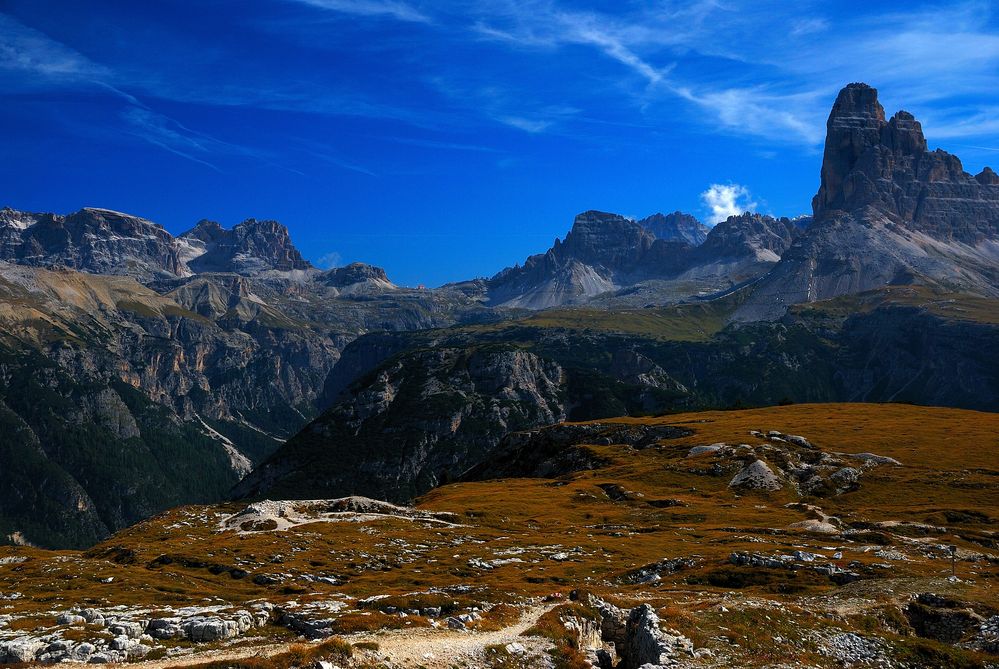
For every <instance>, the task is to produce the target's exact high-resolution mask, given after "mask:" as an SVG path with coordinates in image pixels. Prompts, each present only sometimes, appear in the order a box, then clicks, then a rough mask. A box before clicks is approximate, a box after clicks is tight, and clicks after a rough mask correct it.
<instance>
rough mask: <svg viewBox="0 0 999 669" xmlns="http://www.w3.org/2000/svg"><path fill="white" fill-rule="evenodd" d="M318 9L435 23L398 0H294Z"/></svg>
mask: <svg viewBox="0 0 999 669" xmlns="http://www.w3.org/2000/svg"><path fill="white" fill-rule="evenodd" d="M292 1H293V2H298V3H300V4H304V5H309V6H311V7H316V8H318V9H325V10H328V11H332V12H338V13H341V14H353V15H355V16H372V17H387V18H391V19H395V20H396V21H408V22H412V23H433V20H432V19H431V18H430V17H429V16H427V15H426V14H424V13H423V12H421V11H420V10H418V9H416V8H415V7H413V6H412V5H409V4H406V3H404V2H397V1H396V0H292Z"/></svg>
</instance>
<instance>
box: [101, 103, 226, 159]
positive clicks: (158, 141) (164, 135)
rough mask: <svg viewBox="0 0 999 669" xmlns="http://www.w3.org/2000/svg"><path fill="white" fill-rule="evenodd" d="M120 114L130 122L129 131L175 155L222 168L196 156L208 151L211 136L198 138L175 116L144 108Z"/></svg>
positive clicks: (130, 108) (133, 108)
mask: <svg viewBox="0 0 999 669" xmlns="http://www.w3.org/2000/svg"><path fill="white" fill-rule="evenodd" d="M121 116H122V118H123V119H124V120H125V121H126V122H127V124H128V127H129V132H130V133H131V134H132V135H134V136H135V137H138V138H140V139H143V140H145V141H147V142H149V143H150V144H153V145H155V146H158V147H160V148H161V149H163V150H165V151H168V152H170V153H172V154H174V155H177V156H180V157H182V158H186V159H187V160H190V161H192V162H195V163H199V164H201V165H205V166H206V167H210V168H212V169H213V170H216V171H220V170H219V168H218V167H217V166H216V165H214V164H212V163H210V162H208V161H207V160H204V159H202V158H199V157H197V156H196V155H195V154H198V153H202V154H204V153H207V152H208V144H210V143H213V140H211V139H210V138H208V137H206V136H201V137H199V136H197V135H196V134H195V133H193V132H191V131H190V130H189V129H187V128H185V127H184V126H182V125H181V124H179V123H177V122H176V121H174V120H173V119H170V118H168V117H166V116H163V115H162V114H157V113H156V112H153V111H150V110H149V109H143V108H141V107H129V108H128V109H125V110H124V111H123V112H122V113H121Z"/></svg>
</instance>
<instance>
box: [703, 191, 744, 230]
mask: <svg viewBox="0 0 999 669" xmlns="http://www.w3.org/2000/svg"><path fill="white" fill-rule="evenodd" d="M701 200H703V201H704V204H705V205H706V206H707V208H708V210H709V211H710V212H711V214H710V215H709V216H708V225H717V224H718V223H721V222H722V221H724V220H725V219H726V218H728V217H729V216H738V215H739V214H741V213H743V212H745V211H751V210H753V209H755V208H756V202H753V201H752V200H751V199H750V195H749V189H748V188H746V187H745V186H740V185H739V184H711V185H710V186H708V189H707V190H706V191H704V192H703V193H701Z"/></svg>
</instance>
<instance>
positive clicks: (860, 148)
mask: <svg viewBox="0 0 999 669" xmlns="http://www.w3.org/2000/svg"><path fill="white" fill-rule="evenodd" d="M884 125H885V110H884V108H883V107H882V106H881V103H880V102H878V91H877V90H876V89H875V88H872V87H871V86H868V85H867V84H861V83H854V84H849V85H847V86H846V88H844V89H843V90H841V91H840V92H839V96H837V98H836V102H835V103H834V104H833V108H832V111H831V112H830V113H829V120H828V121H827V122H826V148H825V153H824V154H823V156H822V184H821V186H819V192H818V194H817V195H816V196H815V199H814V200H813V201H812V208H813V209H814V210H815V213H816V214H818V213H819V212H823V211H829V210H835V209H844V208H845V205H846V199H847V196H848V193H845V192H844V191H845V183H844V182H845V181H846V178H847V177H848V176H849V175H850V173H851V172H852V171H853V168H854V167H855V166H856V164H857V161H858V160H859V159H860V157H861V156H862V155H864V153H865V152H866V151H867V150H868V149H869V148H870V147H872V146H874V145H876V144H878V142H879V140H880V137H881V128H882V127H884Z"/></svg>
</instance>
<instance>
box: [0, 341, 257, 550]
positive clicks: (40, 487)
mask: <svg viewBox="0 0 999 669" xmlns="http://www.w3.org/2000/svg"><path fill="white" fill-rule="evenodd" d="M94 362H97V361H94ZM0 378H2V379H3V380H4V383H3V384H0V434H2V435H3V436H2V437H0V470H2V471H3V476H2V477H0V541H5V540H6V539H7V538H8V537H11V536H13V537H17V538H18V539H19V540H21V541H26V542H28V543H34V544H40V545H45V546H58V547H83V546H89V545H91V544H93V543H94V542H96V541H99V540H100V539H103V538H105V537H106V536H108V535H109V533H111V532H113V531H115V530H118V529H121V528H123V527H126V526H127V525H130V524H132V523H134V522H137V521H139V520H141V519H143V518H146V517H148V516H150V515H152V514H154V513H156V512H158V511H160V510H162V509H165V508H168V507H170V506H175V505H177V504H186V503H193V502H197V501H199V500H200V501H204V502H209V501H213V500H217V499H219V498H220V496H221V495H222V494H223V493H224V492H225V490H226V489H227V488H228V487H229V486H230V485H232V484H233V483H234V482H235V481H237V480H238V479H239V478H240V476H242V475H243V474H244V473H245V471H246V469H247V465H248V464H249V460H247V459H246V458H245V457H243V456H242V455H241V454H239V452H238V451H236V450H235V449H233V448H231V447H230V446H228V445H227V444H226V443H224V442H220V441H219V440H217V439H215V438H213V437H212V436H210V435H209V434H208V433H207V431H206V430H204V429H199V427H198V426H197V425H196V424H195V423H192V422H189V421H183V420H181V419H180V418H179V417H178V416H177V415H176V414H175V413H172V412H171V411H169V410H168V409H166V408H164V407H162V406H158V405H157V404H155V403H153V402H151V401H150V400H149V399H147V398H146V396H145V395H144V394H143V393H141V392H139V391H137V390H136V389H135V388H133V387H131V386H130V385H128V384H126V383H122V382H120V381H114V380H110V381H109V380H108V379H106V378H102V377H101V375H100V374H93V373H89V372H87V371H86V370H79V369H78V370H74V371H72V372H69V371H67V370H65V369H63V368H62V367H61V366H59V365H58V364H55V363H53V362H52V361H50V360H48V359H47V358H46V357H45V356H43V355H41V354H39V353H37V352H33V351H30V350H24V349H23V348H21V347H19V346H17V344H16V343H14V342H12V338H10V337H6V336H5V337H4V338H3V341H2V342H0Z"/></svg>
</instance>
